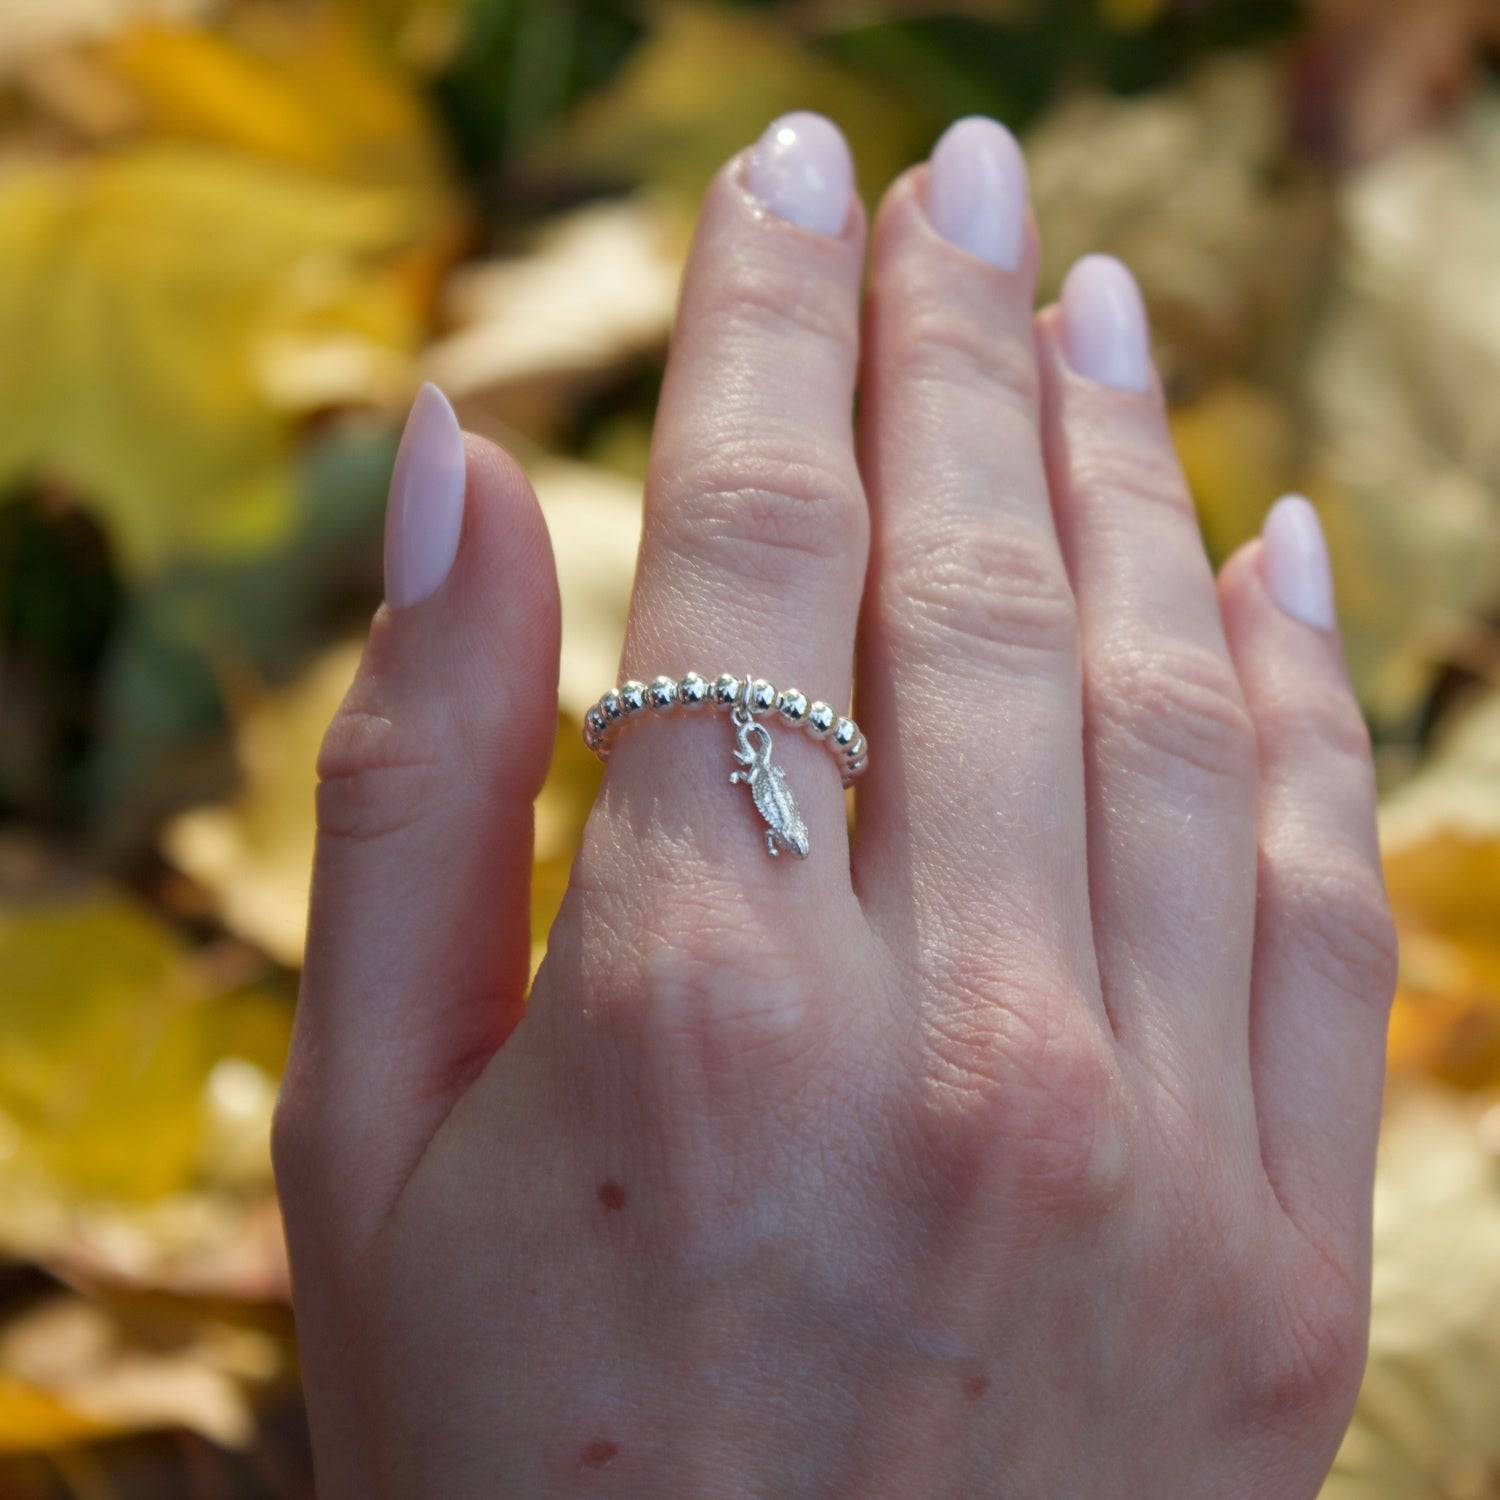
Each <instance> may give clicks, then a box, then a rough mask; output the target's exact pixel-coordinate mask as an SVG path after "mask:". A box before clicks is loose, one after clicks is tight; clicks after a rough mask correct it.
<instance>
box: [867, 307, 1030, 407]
mask: <svg viewBox="0 0 1500 1500" xmlns="http://www.w3.org/2000/svg"><path fill="white" fill-rule="evenodd" d="M885 337H886V338H887V339H888V340H889V343H888V352H889V356H890V361H891V366H892V368H893V369H895V370H897V371H899V373H900V378H901V380H902V382H903V384H904V385H907V386H917V387H922V386H930V387H931V388H932V389H933V391H934V393H935V394H937V395H939V396H942V397H944V398H948V397H951V396H953V395H955V394H957V395H959V396H961V397H962V399H964V400H965V401H967V400H969V399H971V398H972V396H973V394H974V393H975V392H976V391H977V392H978V393H980V394H981V395H982V396H983V397H985V398H986V399H993V398H995V397H1000V398H1001V399H1003V400H1006V401H1009V402H1011V403H1012V404H1013V405H1014V406H1015V408H1016V410H1017V411H1018V412H1019V413H1020V414H1021V415H1022V416H1023V417H1025V419H1026V420H1027V421H1028V422H1029V421H1032V420H1033V419H1034V414H1035V412H1036V409H1037V405H1038V401H1039V377H1038V374H1037V366H1036V356H1035V353H1034V351H1033V349H1032V346H1031V340H1030V338H1029V337H1023V336H1021V335H1020V334H1018V333H1016V332H1015V331H1013V330H1009V329H997V328H996V327H995V326H994V324H993V322H990V321H987V320H982V319H976V318H974V317H972V316H968V315H966V313H965V310H964V309H963V308H962V307H960V306H957V305H955V303H954V302H953V300H952V299H951V298H948V297H943V296H941V295H925V296H921V297H917V298H914V299H913V300H912V301H911V302H910V304H909V305H908V307H907V309H906V311H905V312H904V314H903V315H902V316H901V317H898V318H893V319H891V320H890V326H889V328H888V329H887V330H886V333H885Z"/></svg>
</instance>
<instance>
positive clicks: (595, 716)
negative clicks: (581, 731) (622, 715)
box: [583, 703, 609, 735]
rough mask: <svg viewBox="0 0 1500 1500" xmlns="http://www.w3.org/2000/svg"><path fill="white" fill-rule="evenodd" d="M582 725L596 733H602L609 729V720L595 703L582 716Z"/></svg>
mask: <svg viewBox="0 0 1500 1500" xmlns="http://www.w3.org/2000/svg"><path fill="white" fill-rule="evenodd" d="M583 727H584V728H585V729H586V730H591V731H592V732H593V733H594V734H596V735H603V734H604V733H605V732H606V731H607V730H608V729H609V720H608V719H606V718H605V717H604V711H603V709H601V708H600V707H599V705H598V704H597V703H596V704H595V705H594V706H593V707H592V708H591V709H590V710H589V711H588V712H587V713H586V714H585V715H584V716H583Z"/></svg>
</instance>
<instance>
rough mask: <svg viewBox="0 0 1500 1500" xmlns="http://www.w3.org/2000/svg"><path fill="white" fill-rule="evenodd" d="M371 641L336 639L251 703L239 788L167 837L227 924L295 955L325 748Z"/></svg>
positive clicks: (243, 728) (242, 732)
mask: <svg viewBox="0 0 1500 1500" xmlns="http://www.w3.org/2000/svg"><path fill="white" fill-rule="evenodd" d="M362 649H363V643H362V642H358V641H350V642H347V643H346V644H344V645H341V646H338V647H335V648H334V649H333V650H331V651H329V652H328V653H327V654H326V655H325V656H323V657H322V658H320V659H319V660H318V661H317V662H315V663H314V664H313V665H312V666H311V667H310V668H309V669H308V670H307V672H306V673H304V675H303V676H302V677H301V678H299V679H298V680H297V682H296V683H294V684H293V685H292V686H291V687H290V688H287V689H285V690H283V691H282V692H280V693H268V694H265V695H263V696H259V697H257V698H255V699H254V700H253V701H252V702H250V703H249V704H247V705H246V706H245V708H244V709H243V710H242V712H241V714H240V716H239V721H238V724H237V727H236V730H235V750H236V754H237V756H238V759H239V765H240V776H241V784H240V789H239V791H238V792H237V793H236V795H235V796H234V798H233V799H232V800H231V801H230V802H228V803H226V804H224V805H221V806H214V807H201V808H195V809H194V810H193V811H191V812H187V813H184V814H182V815H181V816H180V817H178V818H176V819H174V820H173V822H172V823H171V824H170V825H169V826H168V828H167V830H166V833H165V835H164V836H163V848H164V849H165V851H166V854H167V857H168V858H169V859H171V860H172V861H173V862H174V863H175V864H176V865H178V866H179V868H181V869H183V870H185V871H186V872H187V873H188V874H189V875H191V876H193V878H194V879H196V880H198V881H200V882H201V883H202V884H203V885H205V886H206V887H207V888H208V889H209V890H210V891H211V892H212V894H213V896H214V899H215V902H216V904H217V906H218V910H219V914H220V916H221V917H222V919H223V921H224V923H225V925H226V926H228V927H229V928H230V929H231V930H232V931H234V932H236V933H238V934H239V935H240V936H241V937H245V938H248V939H250V940H251V941H252V942H254V943H256V944H258V945H259V946H260V947H262V948H264V949H265V951H266V952H267V953H270V954H271V955H273V956H274V957H275V958H277V959H279V960H280V961H281V962H282V963H285V964H290V965H297V964H300V963H301V962H302V942H303V937H304V935H305V932H306V927H307V891H308V881H309V878H310V876H311V872H312V855H313V842H314V833H315V828H314V804H313V797H314V792H315V790H316V787H317V774H316V763H317V757H318V747H319V745H320V744H321V743H322V739H323V732H324V731H325V730H326V729H327V728H328V724H329V721H330V720H331V719H332V718H333V713H334V710H335V709H336V708H337V707H338V705H339V703H340V702H341V701H342V699H343V697H344V694H345V692H346V691H347V690H348V687H349V684H350V682H351V681H352V680H353V678H354V669H355V667H356V666H358V664H359V657H360V652H361V650H362Z"/></svg>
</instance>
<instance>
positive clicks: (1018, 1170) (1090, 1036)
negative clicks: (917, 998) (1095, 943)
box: [921, 985, 1126, 1222]
mask: <svg viewBox="0 0 1500 1500" xmlns="http://www.w3.org/2000/svg"><path fill="white" fill-rule="evenodd" d="M1077 1010H1078V1001H1077V997H1074V996H1070V997H1068V998H1066V999H1062V998H1059V999H1057V1000H1055V1001H1047V1000H1042V999H1040V998H1039V997H1038V996H1037V995H1035V994H1030V993H1028V994H1025V995H1020V994H1009V995H998V994H996V993H995V990H994V987H993V986H992V985H991V986H987V987H986V988H985V989H983V990H978V991H973V992H970V993H968V994H964V993H962V992H954V991H953V990H952V988H951V987H950V988H949V992H948V995H947V998H946V999H945V1001H944V1004H943V1006H942V1007H941V1008H940V1009H938V1010H936V1011H935V1012H934V1014H933V1015H932V1016H930V1017H928V1018H927V1019H926V1021H925V1026H924V1030H925V1033H926V1034H925V1038H924V1050H925V1053H926V1067H925V1069H924V1072H923V1078H922V1093H921V1099H922V1110H923V1115H924V1120H925V1128H924V1132H923V1133H924V1134H925V1135H926V1137H927V1138H928V1141H929V1142H930V1144H931V1153H932V1155H933V1156H934V1157H935V1159H936V1162H937V1164H938V1172H937V1175H936V1179H935V1180H936V1181H937V1182H938V1183H939V1184H940V1185H941V1189H942V1193H943V1196H944V1198H945V1199H946V1200H947V1203H948V1206H949V1207H961V1206H963V1205H965V1204H967V1203H969V1202H971V1201H972V1200H974V1199H976V1198H977V1197H979V1196H980V1195H981V1194H982V1193H983V1192H985V1191H986V1190H987V1189H988V1188H989V1187H991V1186H992V1185H993V1186H997V1187H1001V1188H1003V1191H1004V1195H1005V1197H1006V1199H1007V1201H1009V1202H1012V1203H1014V1202H1024V1203H1025V1204H1026V1205H1027V1206H1028V1207H1029V1208H1030V1209H1031V1210H1032V1211H1034V1212H1036V1213H1037V1214H1039V1215H1040V1216H1042V1217H1044V1218H1047V1219H1051V1220H1063V1221H1067V1222H1072V1221H1074V1220H1076V1219H1077V1218H1078V1217H1079V1216H1096V1215H1098V1214H1100V1213H1102V1212H1104V1211H1105V1210H1106V1209H1107V1208H1108V1207H1109V1206H1110V1205H1112V1204H1113V1203H1114V1202H1115V1201H1116V1200H1117V1198H1118V1196H1119V1193H1120V1191H1121V1189H1122V1187H1123V1184H1124V1181H1125V1163H1126V1153H1125V1137H1124V1133H1123V1130H1122V1129H1121V1125H1120V1118H1121V1117H1120V1114H1119V1111H1118V1110H1117V1109H1115V1107H1114V1102H1115V1100H1116V1098H1117V1095H1118V1089H1119V1077H1118V1071H1117V1068H1116V1066H1115V1062H1114V1059H1113V1058H1112V1057H1111V1055H1110V1053H1109V1050H1108V1049H1107V1048H1106V1047H1105V1045H1104V1044H1103V1042H1102V1041H1101V1040H1100V1039H1099V1038H1098V1037H1097V1036H1096V1035H1095V1034H1094V1033H1093V1032H1092V1031H1091V1030H1090V1029H1088V1028H1087V1027H1085V1026H1083V1025H1081V1024H1079V1023H1078V1021H1077V1019H1076V1012H1077Z"/></svg>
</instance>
